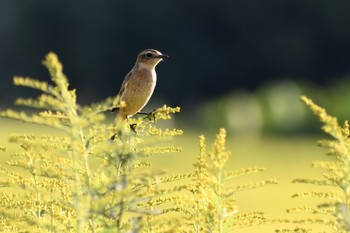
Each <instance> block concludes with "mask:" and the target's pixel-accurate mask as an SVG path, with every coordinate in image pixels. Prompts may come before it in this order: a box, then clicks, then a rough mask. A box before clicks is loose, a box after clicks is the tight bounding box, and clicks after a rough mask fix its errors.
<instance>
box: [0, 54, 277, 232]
mask: <svg viewBox="0 0 350 233" xmlns="http://www.w3.org/2000/svg"><path fill="white" fill-rule="evenodd" d="M43 64H44V65H45V66H46V67H47V69H48V70H49V73H50V77H51V81H52V82H51V83H48V82H43V81H38V80H36V79H32V78H27V77H15V78H14V84H15V85H18V86H25V87H30V88H34V89H37V90H39V91H40V92H42V93H41V94H40V95H39V96H38V97H37V98H35V99H32V98H29V99H23V98H19V99H17V101H16V103H17V104H18V105H22V106H25V107H31V108H34V109H38V111H37V112H34V113H27V112H23V111H15V110H10V109H9V110H6V111H3V112H1V113H0V115H1V116H2V117H5V118H11V119H15V120H19V121H23V122H26V123H34V124H38V125H44V126H48V127H51V128H53V129H55V130H57V133H54V134H48V135H36V134H30V133H26V134H14V135H12V136H11V138H10V141H11V142H14V143H18V144H20V146H21V151H19V152H17V153H15V154H13V155H11V159H10V160H9V161H7V162H6V163H5V164H1V165H0V171H1V173H2V176H1V179H0V187H1V189H0V231H1V232H179V231H180V232H220V233H221V232H231V231H232V230H234V229H240V228H242V227H248V226H252V225H256V224H261V223H264V222H268V220H267V219H266V218H265V217H264V215H263V213H262V212H260V211H257V212H252V213H245V214H241V213H240V212H239V208H238V206H236V205H235V198H234V196H235V194H236V193H237V192H240V191H245V190H248V189H254V188H258V187H262V186H264V185H267V184H275V183H276V181H275V180H273V179H267V180H263V181H261V182H254V183H249V184H235V183H234V182H232V181H234V178H237V177H239V176H243V175H248V174H252V173H259V172H262V171H264V169H263V168H258V167H252V168H246V169H240V170H237V171H233V172H226V171H225V169H224V166H225V164H226V162H227V161H228V159H229V157H230V153H229V152H228V151H227V150H226V148H225V143H226V131H225V130H224V129H221V130H220V132H219V134H218V135H217V138H216V140H215V142H214V144H213V147H212V150H211V151H210V152H209V153H207V152H206V145H205V139H204V136H201V137H200V146H199V147H200V151H199V156H198V158H197V162H196V164H195V171H194V172H192V173H188V174H179V175H177V174H168V173H167V172H166V171H162V170H157V169H155V168H152V167H151V163H150V162H149V157H150V156H154V155H156V154H161V153H169V152H178V151H180V150H181V148H178V147H175V146H172V145H169V139H171V138H172V137H175V136H179V135H181V134H182V130H179V129H168V128H160V127H159V126H158V125H157V122H158V121H159V120H167V119H170V118H171V114H174V113H177V112H179V111H180V108H178V107H176V108H171V107H167V106H165V105H164V106H163V107H161V108H158V109H156V110H155V111H153V112H152V113H150V114H149V115H148V116H146V117H141V118H135V119H130V121H129V122H128V124H133V125H134V126H133V129H134V131H135V132H134V131H133V130H131V129H130V127H129V125H128V124H114V123H111V122H109V121H108V119H106V116H105V112H106V111H109V110H111V109H113V108H115V107H122V106H115V105H114V103H115V101H114V99H115V98H108V99H106V100H105V101H103V102H101V103H96V104H91V105H88V106H80V105H79V104H78V103H77V101H76V91H75V90H70V89H69V82H68V79H67V77H66V76H65V75H64V73H63V67H62V64H61V63H60V62H59V60H58V58H57V56H56V55H55V54H54V53H49V54H48V55H47V56H46V58H45V60H44V61H43ZM113 135H115V136H114V137H111V136H113ZM111 138H113V140H111ZM0 150H5V148H3V147H1V148H0ZM179 223H181V225H180V224H179ZM179 226H180V227H179Z"/></svg>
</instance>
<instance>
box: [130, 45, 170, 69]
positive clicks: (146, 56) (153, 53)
mask: <svg viewBox="0 0 350 233" xmlns="http://www.w3.org/2000/svg"><path fill="white" fill-rule="evenodd" d="M166 58H169V56H168V55H165V54H162V53H161V52H159V51H158V50H155V49H146V50H144V51H142V52H141V53H139V55H138V56H137V61H136V63H138V64H139V65H141V66H148V67H150V68H154V67H155V66H156V65H157V64H158V63H159V62H161V61H163V59H166Z"/></svg>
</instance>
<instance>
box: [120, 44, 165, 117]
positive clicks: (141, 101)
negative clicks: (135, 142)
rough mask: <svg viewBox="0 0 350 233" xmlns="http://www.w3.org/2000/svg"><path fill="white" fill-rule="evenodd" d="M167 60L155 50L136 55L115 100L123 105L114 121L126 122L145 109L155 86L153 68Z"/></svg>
mask: <svg viewBox="0 0 350 233" xmlns="http://www.w3.org/2000/svg"><path fill="white" fill-rule="evenodd" d="M167 58H169V56H168V55H165V54H162V53H161V52H159V51H158V50H155V49H146V50H143V51H142V52H140V53H139V54H138V55H137V58H136V63H135V65H134V67H133V68H132V69H131V71H130V72H129V73H128V74H127V75H126V76H125V78H124V81H123V83H122V85H121V88H120V90H119V93H118V95H117V98H116V99H117V101H118V104H120V103H121V102H123V103H124V104H125V106H123V107H120V108H119V109H118V110H119V111H118V114H117V117H116V121H126V120H127V119H128V118H129V117H131V116H133V115H135V114H137V113H140V111H141V110H142V109H143V108H144V107H145V105H146V104H147V103H148V101H149V100H150V98H151V96H152V94H153V91H154V89H155V86H156V82H157V73H156V71H155V68H156V66H157V65H158V63H159V62H161V61H163V60H164V59H167ZM114 110H116V109H114Z"/></svg>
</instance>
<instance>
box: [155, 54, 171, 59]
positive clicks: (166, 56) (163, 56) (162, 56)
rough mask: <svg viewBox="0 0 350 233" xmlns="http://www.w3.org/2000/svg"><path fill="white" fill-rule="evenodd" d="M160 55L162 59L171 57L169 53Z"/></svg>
mask: <svg viewBox="0 0 350 233" xmlns="http://www.w3.org/2000/svg"><path fill="white" fill-rule="evenodd" d="M158 57H159V58H162V59H167V58H169V56H168V55H165V54H162V55H159V56H158Z"/></svg>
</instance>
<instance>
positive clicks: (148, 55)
mask: <svg viewBox="0 0 350 233" xmlns="http://www.w3.org/2000/svg"><path fill="white" fill-rule="evenodd" d="M152 56H153V54H152V53H146V54H145V57H148V58H150V57H152Z"/></svg>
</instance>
